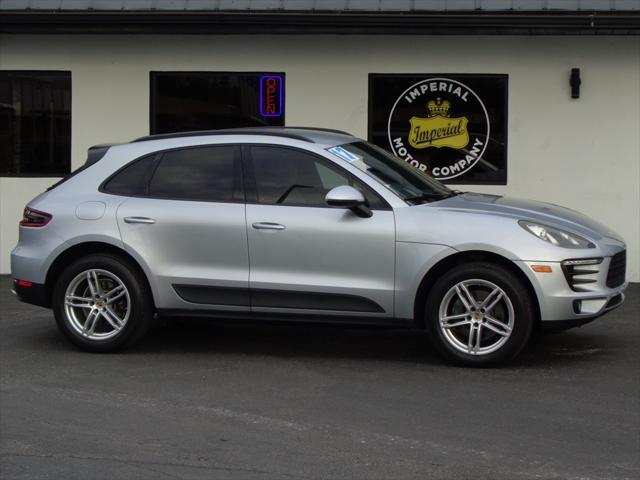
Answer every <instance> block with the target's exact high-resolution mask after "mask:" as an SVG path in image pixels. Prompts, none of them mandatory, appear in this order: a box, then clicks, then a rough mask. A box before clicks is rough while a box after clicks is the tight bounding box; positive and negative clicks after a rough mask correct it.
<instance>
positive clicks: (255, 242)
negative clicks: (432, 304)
mask: <svg viewBox="0 0 640 480" xmlns="http://www.w3.org/2000/svg"><path fill="white" fill-rule="evenodd" d="M247 150H248V152H247V153H248V154H247V155H246V161H245V173H246V177H247V179H248V182H247V234H248V237H249V258H250V282H249V283H250V288H251V304H252V311H254V312H262V313H267V312H287V313H292V314H301V313H304V314H315V315H318V314H321V315H323V316H327V315H332V316H339V315H342V316H350V317H351V316H363V317H366V318H368V319H370V318H373V317H391V316H393V297H394V295H393V293H394V268H395V265H394V256H395V226H394V216H393V211H392V210H391V208H390V207H389V206H388V205H387V204H386V202H385V201H384V200H383V199H381V198H380V197H378V196H377V194H375V192H373V191H371V190H369V189H368V187H366V186H364V185H362V184H360V183H359V181H358V180H357V179H355V178H354V177H351V176H350V175H349V174H348V173H347V172H345V171H343V170H342V169H340V168H338V167H337V166H335V165H333V164H332V163H331V162H329V161H328V160H327V159H324V158H323V157H320V156H318V155H315V154H312V153H310V152H306V151H303V150H299V149H293V148H288V147H280V146H274V145H269V146H267V145H254V146H252V147H250V148H247ZM348 184H350V185H352V186H354V187H356V188H358V189H360V190H361V191H362V192H363V194H364V195H365V197H366V198H367V200H368V201H369V204H370V208H371V209H372V211H373V216H372V217H371V218H361V217H358V216H356V215H355V214H354V213H353V212H351V211H350V210H347V209H343V208H330V207H329V206H327V205H326V203H325V201H324V197H325V195H326V193H327V192H328V191H329V190H330V189H331V188H333V187H336V186H339V185H348Z"/></svg>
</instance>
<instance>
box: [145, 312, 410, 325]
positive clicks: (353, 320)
mask: <svg viewBox="0 0 640 480" xmlns="http://www.w3.org/2000/svg"><path fill="white" fill-rule="evenodd" d="M157 313H158V316H159V317H161V318H184V319H193V318H196V319H211V320H236V321H237V320H244V321H267V322H273V323H315V324H325V325H345V326H347V325H350V326H355V325H365V326H384V327H398V328H415V327H416V322H415V321H414V320H413V319H412V318H381V317H358V316H349V315H322V314H302V313H267V312H230V311H222V310H214V309H211V310H188V309H158V310H157Z"/></svg>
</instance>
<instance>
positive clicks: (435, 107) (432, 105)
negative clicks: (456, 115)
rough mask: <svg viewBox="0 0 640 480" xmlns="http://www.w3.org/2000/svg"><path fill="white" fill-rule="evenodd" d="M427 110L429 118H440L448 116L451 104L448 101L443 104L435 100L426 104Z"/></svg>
mask: <svg viewBox="0 0 640 480" xmlns="http://www.w3.org/2000/svg"><path fill="white" fill-rule="evenodd" d="M427 108H428V109H429V116H430V117H435V116H436V115H440V116H442V117H448V116H449V109H450V108H451V103H449V101H448V100H445V101H444V102H443V101H442V99H440V98H436V101H435V102H434V101H433V100H429V101H428V102H427Z"/></svg>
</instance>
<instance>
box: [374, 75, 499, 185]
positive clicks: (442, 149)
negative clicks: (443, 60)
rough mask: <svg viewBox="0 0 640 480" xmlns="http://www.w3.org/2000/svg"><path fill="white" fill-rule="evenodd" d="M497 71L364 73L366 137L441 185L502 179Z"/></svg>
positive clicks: (496, 183) (493, 181)
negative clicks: (367, 110)
mask: <svg viewBox="0 0 640 480" xmlns="http://www.w3.org/2000/svg"><path fill="white" fill-rule="evenodd" d="M508 83H509V78H508V76H507V75H501V74H423V75H418V74H407V75H404V74H386V73H384V74H370V75H369V141H370V142H372V143H374V144H376V145H378V146H379V147H382V148H384V149H385V150H387V151H389V152H391V153H393V154H395V155H396V156H397V157H400V158H401V159H403V160H404V161H406V162H407V163H408V164H410V165H412V166H413V167H415V168H418V169H419V170H421V171H422V172H424V173H426V174H428V175H431V176H432V177H434V178H435V179H436V180H439V181H441V182H444V183H447V184H489V185H494V184H495V185H506V183H507V106H508V102H507V91H508Z"/></svg>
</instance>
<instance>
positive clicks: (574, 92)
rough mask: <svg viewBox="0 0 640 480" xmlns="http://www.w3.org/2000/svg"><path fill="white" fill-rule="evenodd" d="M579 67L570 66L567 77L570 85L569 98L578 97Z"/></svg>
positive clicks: (580, 81)
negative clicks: (569, 75)
mask: <svg viewBox="0 0 640 480" xmlns="http://www.w3.org/2000/svg"><path fill="white" fill-rule="evenodd" d="M581 83H582V80H580V69H579V68H572V69H571V77H569V85H571V98H580V84H581Z"/></svg>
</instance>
